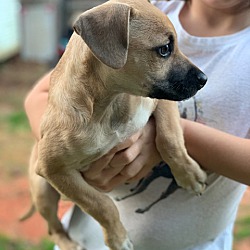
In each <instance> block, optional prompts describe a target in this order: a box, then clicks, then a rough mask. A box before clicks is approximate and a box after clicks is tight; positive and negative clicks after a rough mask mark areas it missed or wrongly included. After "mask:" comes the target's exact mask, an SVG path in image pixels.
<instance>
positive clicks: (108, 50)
mask: <svg viewBox="0 0 250 250" xmlns="http://www.w3.org/2000/svg"><path fill="white" fill-rule="evenodd" d="M74 29H75V33H74V34H73V35H72V37H71V39H70V42H69V44H68V46H67V49H66V52H65V53H64V55H63V57H62V59H61V60H60V62H59V63H58V65H57V66H56V68H55V70H54V72H53V74H52V77H51V85H50V91H49V101H48V108H47V111H46V113H45V115H44V117H43V121H42V125H41V139H40V141H39V142H38V143H37V144H36V145H35V147H34V150H33V153H32V157H31V162H30V165H31V167H30V180H31V190H32V197H33V203H34V204H35V207H36V209H37V210H38V211H39V212H40V213H41V214H42V216H43V217H44V218H45V219H46V220H47V221H48V225H49V232H50V234H51V236H52V237H53V240H54V241H55V243H56V244H58V245H59V247H60V248H61V250H75V249H85V248H84V247H80V246H79V245H78V244H76V243H75V242H72V241H71V240H70V239H69V237H68V236H67V234H66V233H65V232H64V230H63V228H62V225H61V223H60V222H59V220H58V218H57V202H58V200H59V197H60V195H59V194H62V195H64V196H66V197H68V198H69V199H71V200H72V201H73V202H75V203H76V204H77V205H78V206H79V207H80V208H81V209H82V210H83V211H85V212H86V213H89V214H90V215H91V216H93V217H94V218H95V219H96V220H97V221H98V222H99V223H100V225H101V226H102V228H103V231H104V234H105V241H106V244H107V245H108V246H109V248H110V249H112V250H132V249H133V246H132V243H131V242H130V240H129V238H128V235H127V232H126V230H125V228H124V227H123V225H122V223H121V222H120V220H119V214H118V211H117V208H116V206H115V205H114V203H113V202H112V200H111V199H110V198H109V197H108V196H107V195H105V194H103V193H101V192H99V191H97V190H96V189H94V188H93V187H91V186H89V185H88V184H87V183H86V182H85V181H84V180H83V178H82V175H81V172H84V171H85V170H87V169H88V167H89V165H90V163H91V162H93V161H94V160H96V159H98V158H99V157H101V156H102V155H104V154H106V153H107V152H108V151H109V150H110V149H112V148H113V147H114V146H115V145H117V144H118V143H120V142H122V141H124V140H125V139H126V138H128V137H130V136H131V135H132V134H133V133H135V132H136V131H137V130H138V129H140V128H142V127H143V126H144V125H145V124H146V123H147V121H148V119H149V117H150V116H151V115H152V114H153V115H154V117H155V120H156V130H157V138H156V145H157V148H158V150H159V152H160V154H161V156H162V158H163V159H164V161H166V162H168V164H169V165H170V167H171V169H172V172H173V175H174V176H175V178H176V180H177V182H178V184H179V185H180V186H182V187H183V188H185V189H190V190H193V191H194V192H195V193H202V192H203V190H204V188H205V181H206V174H205V172H204V171H202V170H201V169H200V167H199V166H198V164H197V163H196V162H195V161H194V160H192V159H191V158H190V157H189V156H188V154H187V151H186V149H185V147H184V139H183V135H182V130H181V127H180V124H179V115H178V110H177V107H176V103H175V102H173V101H164V100H161V101H157V100H156V99H153V98H157V99H168V100H175V101H179V100H183V99H186V98H189V97H191V96H193V95H194V94H195V93H196V92H197V91H198V90H199V89H200V88H202V87H203V86H204V84H205V83H206V79H207V78H206V76H205V75H204V74H203V73H202V72H201V71H200V70H199V69H198V68H197V67H195V66H194V65H193V64H192V63H191V62H190V61H188V59H187V58H185V57H184V56H183V54H181V52H180V51H179V50H178V47H177V39H176V34H175V30H174V28H173V26H172V24H171V23H170V21H169V20H168V18H167V17H166V16H165V15H164V14H163V13H162V12H161V11H159V10H158V9H157V8H155V7H154V6H152V5H151V4H150V3H149V2H148V1H146V0H120V1H108V2H107V3H105V4H102V5H100V6H98V7H96V8H93V9H91V10H89V11H86V12H85V13H83V14H82V15H81V16H80V17H79V19H78V20H77V21H76V23H75V25H74ZM149 97H150V98H149ZM47 181H48V182H47Z"/></svg>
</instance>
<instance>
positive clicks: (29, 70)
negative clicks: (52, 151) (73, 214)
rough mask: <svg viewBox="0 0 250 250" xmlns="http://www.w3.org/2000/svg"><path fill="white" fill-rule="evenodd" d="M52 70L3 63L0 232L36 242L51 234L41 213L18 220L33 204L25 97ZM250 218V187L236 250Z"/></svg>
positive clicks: (248, 237)
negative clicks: (28, 165) (31, 202)
mask: <svg viewBox="0 0 250 250" xmlns="http://www.w3.org/2000/svg"><path fill="white" fill-rule="evenodd" d="M48 70H49V67H48V66H47V65H40V64H37V63H31V62H22V61H21V60H20V59H19V58H15V59H13V60H11V61H9V62H8V63H5V64H0V235H1V234H2V235H6V236H8V237H10V238H13V239H23V240H27V241H30V242H33V243H38V242H40V240H41V239H43V238H45V237H47V228H46V224H45V222H44V221H43V220H42V218H41V217H40V216H39V215H38V214H37V213H36V214H35V215H34V216H33V217H32V218H31V219H29V220H27V221H25V222H22V223H20V222H19V221H18V218H19V217H20V216H21V215H23V214H24V213H25V212H26V211H27V209H28V208H29V204H30V195H29V187H28V180H27V164H28V158H29V154H30V149H31V147H32V144H33V138H32V135H31V133H30V131H29V128H28V126H27V121H26V120H25V117H24V116H23V100H24V97H25V95H26V94H27V92H28V90H29V89H30V88H31V86H32V85H33V84H34V82H35V81H36V80H37V79H38V78H39V77H40V76H42V75H43V74H44V73H45V72H47V71H48ZM20 117H21V118H20ZM14 118H15V119H16V120H15V119H14ZM69 206H71V203H69V202H62V203H60V209H59V216H60V217H61V216H62V214H63V213H64V212H65V211H66V210H67V209H68V208H69ZM249 218H250V189H248V190H247V192H246V193H245V196H244V198H243V200H242V202H241V206H240V209H239V213H238V218H237V223H236V227H235V235H236V236H237V237H236V240H235V243H234V250H250V232H249V229H250V221H249Z"/></svg>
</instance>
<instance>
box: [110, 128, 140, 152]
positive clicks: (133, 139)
mask: <svg viewBox="0 0 250 250" xmlns="http://www.w3.org/2000/svg"><path fill="white" fill-rule="evenodd" d="M141 135H142V129H140V130H139V131H138V132H137V133H136V134H134V135H132V136H131V137H129V138H128V139H126V140H125V141H124V142H122V143H119V144H118V145H117V146H115V147H114V148H113V149H112V150H111V151H110V153H117V152H119V151H121V150H124V149H126V148H129V147H130V146H131V145H133V144H134V143H135V142H136V141H137V140H138V138H139V137H140V136H141Z"/></svg>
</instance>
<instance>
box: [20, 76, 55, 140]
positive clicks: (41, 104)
mask: <svg viewBox="0 0 250 250" xmlns="http://www.w3.org/2000/svg"><path fill="white" fill-rule="evenodd" d="M50 76H51V72H49V73H48V74H46V75H45V76H44V77H42V78H41V79H40V80H38V82H37V83H36V84H35V86H34V87H33V88H32V90H31V91H30V92H29V93H28V95H27V97H26V98H25V102H24V108H25V112H26V114H27V116H28V119H29V122H30V126H31V129H32V132H33V134H34V136H35V138H36V139H37V140H38V139H39V138H40V131H39V129H40V122H41V118H42V115H43V113H44V111H45V109H46V106H47V101H48V91H49V82H50Z"/></svg>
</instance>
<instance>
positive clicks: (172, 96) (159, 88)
mask: <svg viewBox="0 0 250 250" xmlns="http://www.w3.org/2000/svg"><path fill="white" fill-rule="evenodd" d="M206 82H207V76H206V75H205V74H204V73H203V72H202V71H201V70H199V69H198V68H197V67H195V66H192V67H190V68H189V69H188V70H186V72H185V70H183V69H181V68H179V69H174V70H172V71H171V72H170V73H169V74H168V75H167V77H166V78H165V79H164V80H160V81H159V80H158V81H155V83H154V85H153V86H152V89H151V91H150V95H149V97H151V98H156V99H166V100H172V101H182V100H185V99H188V98H190V97H192V96H194V95H195V94H196V93H197V91H198V90H200V89H201V88H203V87H204V86H205V84H206Z"/></svg>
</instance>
